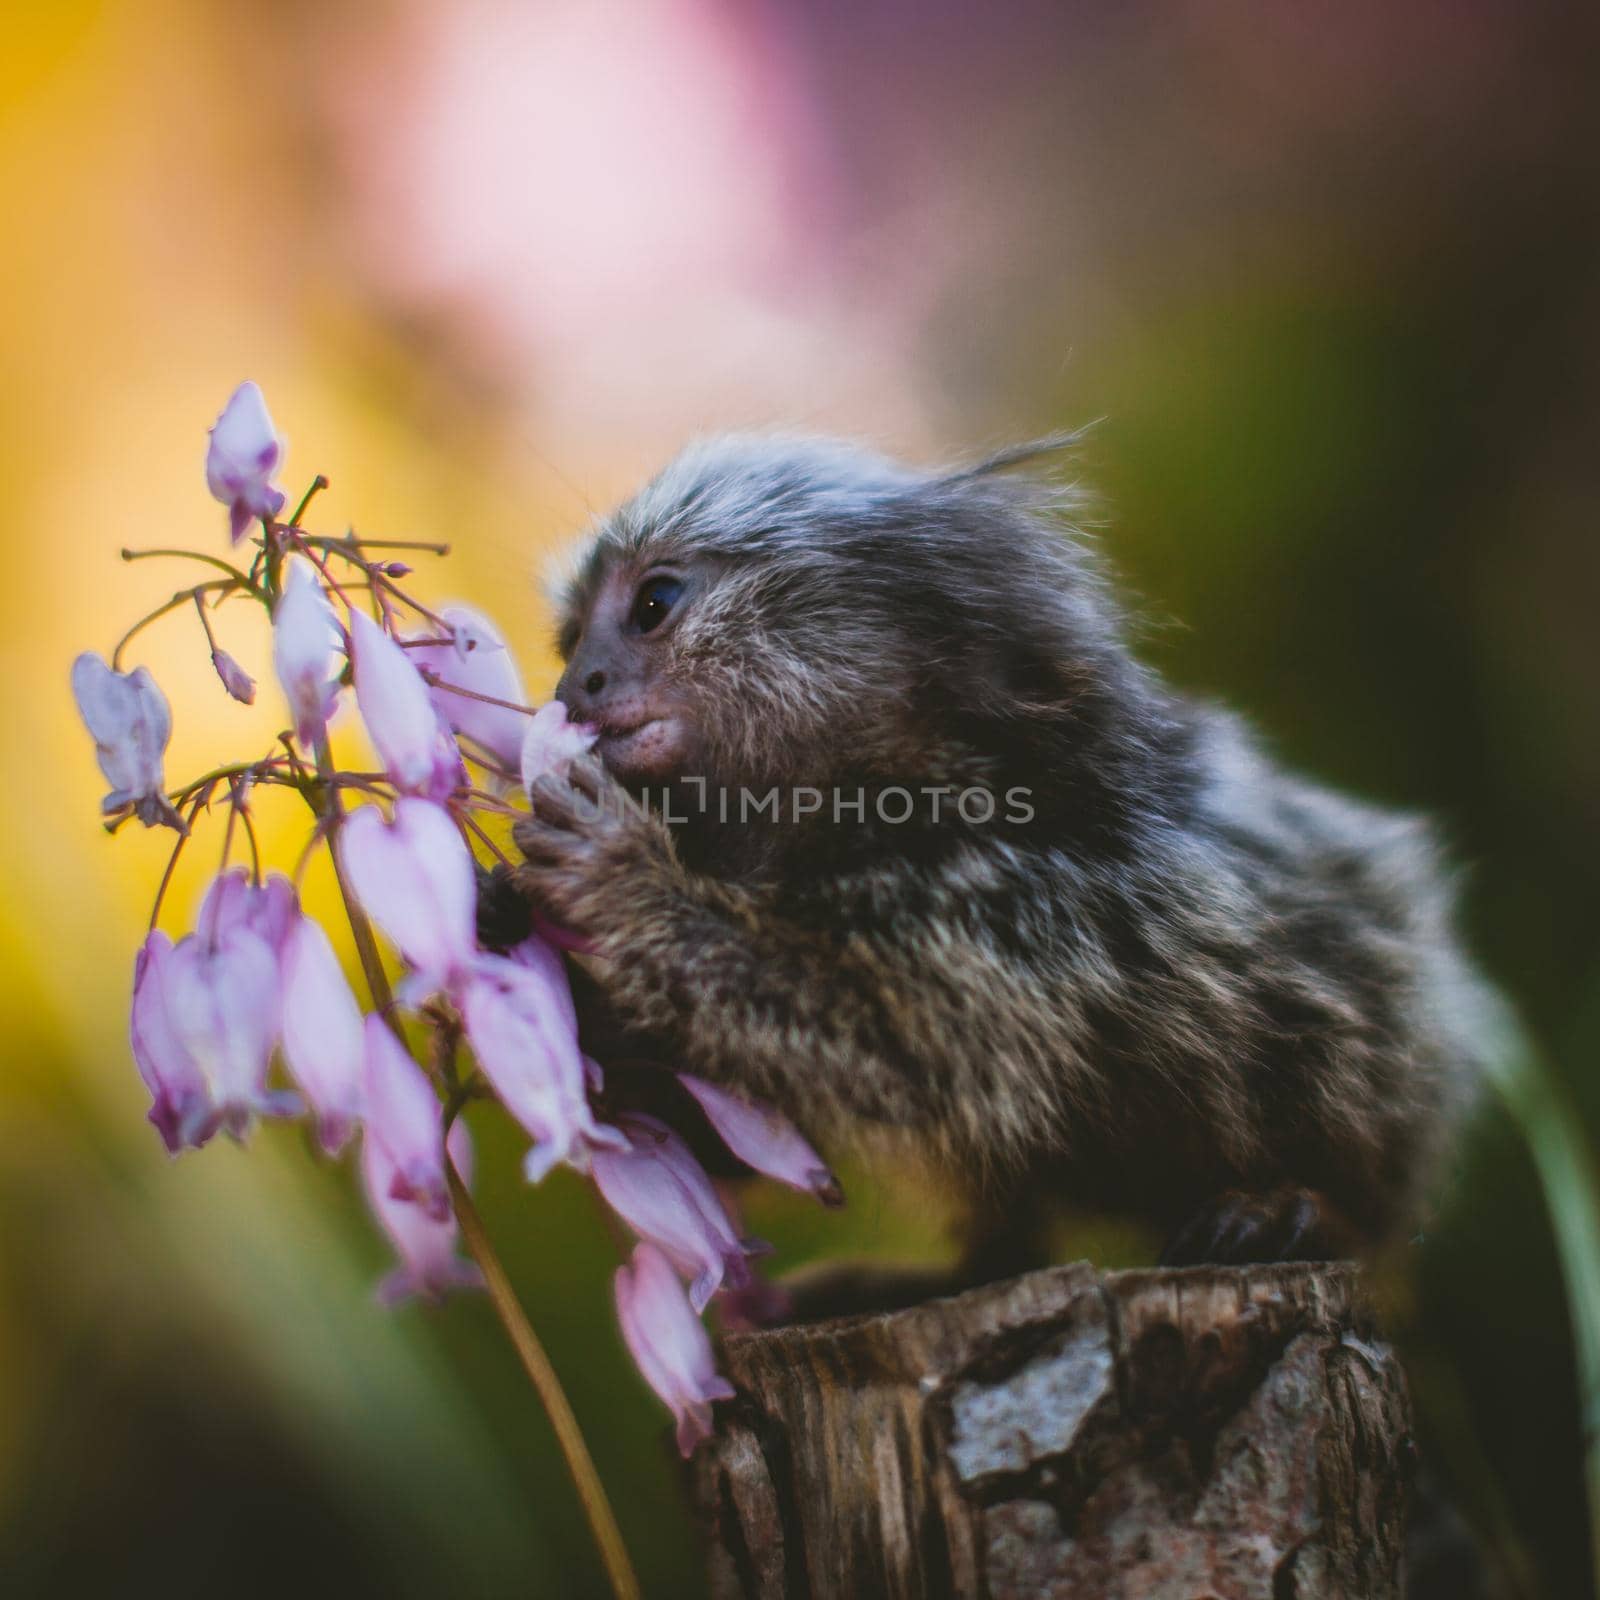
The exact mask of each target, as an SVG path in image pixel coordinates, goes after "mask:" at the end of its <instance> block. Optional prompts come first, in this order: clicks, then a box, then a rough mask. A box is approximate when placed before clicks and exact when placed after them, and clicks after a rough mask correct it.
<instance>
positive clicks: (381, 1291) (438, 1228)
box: [361, 1120, 483, 1305]
mask: <svg viewBox="0 0 1600 1600" xmlns="http://www.w3.org/2000/svg"><path fill="white" fill-rule="evenodd" d="M449 1144H450V1159H451V1161H452V1162H453V1163H454V1164H455V1169H456V1171H457V1172H459V1173H460V1174H461V1181H462V1182H463V1183H465V1184H470V1183H471V1182H472V1139H471V1136H470V1135H469V1134H468V1132H467V1125H466V1123H464V1122H461V1121H459V1120H458V1121H457V1122H455V1123H454V1124H453V1125H452V1127H451V1129H450V1140H449ZM361 1176H362V1179H363V1181H364V1184H365V1187H366V1191H367V1201H368V1203H369V1204H370V1205H371V1207H372V1212H373V1215H374V1216H375V1217H376V1218H377V1219H378V1222H379V1224H380V1225H381V1226H382V1228H383V1231H384V1232H385V1233H386V1234H388V1235H389V1238H390V1240H391V1241H392V1242H393V1244H394V1247H395V1251H396V1253H397V1254H398V1255H399V1257H400V1264H399V1265H398V1266H397V1267H396V1268H395V1269H394V1271H393V1272H391V1273H390V1274H389V1275H388V1277H386V1278H385V1279H384V1280H383V1282H382V1283H380V1284H379V1285H378V1298H379V1300H381V1301H382V1302H383V1303H384V1304H385V1305H394V1304H396V1303H397V1302H398V1301H401V1300H407V1299H410V1298H411V1297H412V1296H413V1295H415V1296H417V1297H418V1298H419V1299H423V1300H429V1301H438V1300H441V1299H443V1298H444V1296H445V1295H447V1294H449V1293H450V1292H451V1291H452V1290H455V1289H479V1288H482V1287H483V1274H482V1273H481V1272H479V1271H478V1268H477V1267H476V1266H475V1265H474V1264H473V1263H472V1262H471V1261H467V1260H464V1259H463V1258H462V1257H461V1256H459V1255H457V1254H456V1241H457V1232H456V1219H455V1217H454V1215H450V1216H447V1217H445V1218H444V1219H443V1220H442V1221H441V1220H440V1219H438V1218H436V1217H433V1216H430V1215H429V1214H428V1213H427V1212H426V1211H424V1210H423V1209H422V1208H421V1207H420V1206H417V1205H413V1204H412V1203H411V1202H410V1201H409V1200H397V1199H395V1197H394V1183H395V1168H394V1163H393V1162H391V1161H390V1159H389V1156H388V1153H387V1151H386V1150H385V1149H384V1147H383V1145H382V1144H381V1143H380V1142H379V1141H378V1140H376V1139H374V1138H372V1137H371V1136H370V1134H369V1136H368V1137H367V1138H365V1139H363V1140H362V1141H361Z"/></svg>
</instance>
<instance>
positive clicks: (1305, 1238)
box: [1161, 1189, 1337, 1267]
mask: <svg viewBox="0 0 1600 1600" xmlns="http://www.w3.org/2000/svg"><path fill="white" fill-rule="evenodd" d="M1326 1220H1327V1219H1326V1217H1325V1214H1324V1209H1323V1205H1322V1202H1321V1201H1320V1200H1319V1198H1318V1196H1317V1195H1315V1194H1314V1193H1312V1192H1311V1191H1310V1190H1309V1189H1274V1190H1271V1191H1270V1192H1268V1193H1266V1194H1247V1193H1245V1192H1244V1191H1242V1190H1238V1189H1230V1190H1228V1191H1226V1192H1225V1193H1223V1194H1220V1195H1218V1196H1217V1197H1216V1198H1215V1199H1213V1200H1210V1201H1208V1202H1207V1203H1206V1204H1205V1205H1204V1206H1202V1207H1201V1208H1200V1210H1199V1211H1197V1212H1196V1213H1195V1214H1194V1216H1192V1217H1190V1218H1189V1220H1188V1221H1187V1222H1185V1223H1184V1224H1183V1225H1182V1226H1181V1227H1179V1228H1178V1230H1177V1231H1176V1232H1175V1233H1174V1234H1173V1235H1172V1237H1171V1238H1170V1239H1169V1240H1168V1241H1167V1247H1166V1249H1164V1250H1163V1251H1162V1252H1161V1265H1162V1266H1164V1267H1189V1266H1200V1265H1202V1264H1211V1265H1216V1266H1244V1265H1246V1264H1248V1263H1250V1262H1263V1261H1327V1260H1330V1259H1332V1258H1333V1257H1334V1256H1335V1255H1336V1254H1337V1252H1336V1251H1334V1250H1332V1249H1330V1248H1329V1243H1330V1240H1329V1237H1328V1234H1329V1230H1328V1229H1327V1228H1326V1227H1325V1222H1326Z"/></svg>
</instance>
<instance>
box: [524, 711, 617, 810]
mask: <svg viewBox="0 0 1600 1600" xmlns="http://www.w3.org/2000/svg"><path fill="white" fill-rule="evenodd" d="M598 737H599V735H598V734H597V733H596V732H595V730H594V729H593V728H591V727H590V726H589V725H588V724H587V723H585V722H569V721H568V720H567V708H566V707H565V706H564V705H562V703H561V702H560V701H559V700H552V701H551V702H550V703H549V704H548V705H543V706H540V707H539V709H538V710H537V711H536V712H534V714H533V715H532V716H531V717H530V718H528V719H527V727H526V729H525V730H524V732H523V736H522V753H521V771H522V786H523V788H524V789H531V788H532V787H533V786H534V784H536V783H537V782H538V781H539V779H540V778H544V777H556V778H565V777H566V775H567V768H568V767H570V766H571V765H572V763H573V762H574V761H575V760H576V759H577V757H579V756H581V755H583V754H584V753H585V752H586V751H587V750H588V749H589V747H590V746H591V745H592V744H593V743H594V742H595V740H596V739H597V738H598Z"/></svg>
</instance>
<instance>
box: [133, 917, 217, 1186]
mask: <svg viewBox="0 0 1600 1600" xmlns="http://www.w3.org/2000/svg"><path fill="white" fill-rule="evenodd" d="M172 948H173V947H172V941H171V940H170V939H169V938H168V937H167V936H166V934H164V933H162V932H161V931H160V930H159V929H157V930H155V931H154V932H152V933H151V934H150V936H149V938H147V939H146V940H145V942H144V944H143V946H142V947H141V948H140V950H139V954H138V956H137V957H135V959H134V964H133V1008H132V1014H131V1016H130V1017H129V1021H128V1033H129V1037H130V1038H131V1040H132V1043H133V1059H134V1061H135V1063H136V1064H137V1066H138V1068H139V1076H140V1077H141V1078H143V1079H144V1083H145V1087H146V1088H147V1089H148V1090H149V1091H150V1095H151V1100H152V1104H151V1107H150V1111H149V1118H150V1122H151V1125H152V1126H153V1127H154V1128H155V1130H156V1132H157V1133H159V1134H160V1135H161V1138H162V1142H163V1143H164V1144H165V1145H166V1147H167V1149H168V1151H170V1152H171V1154H173V1155H177V1154H178V1153H179V1152H180V1151H181V1150H184V1149H188V1148H194V1149H198V1148H199V1147H200V1146H201V1145H203V1144H204V1143H205V1142H206V1140H208V1139H209V1138H210V1137H211V1135H212V1134H214V1133H215V1132H216V1131H217V1124H218V1122H219V1121H220V1120H221V1118H220V1116H219V1115H218V1113H217V1110H216V1108H215V1107H214V1106H213V1105H212V1103H211V1095H210V1092H209V1090H208V1089H207V1087H206V1080H205V1075H204V1074H203V1073H202V1072H201V1071H200V1065H199V1063H198V1062H197V1061H196V1060H195V1059H194V1057H193V1056H192V1055H191V1054H190V1053H189V1051H188V1049H187V1048H186V1047H185V1045H184V1043H183V1041H182V1040H181V1039H180V1038H179V1037H178V1033H177V1029H176V1028H175V1027H174V1026H173V1023H172V1017H171V1015H170V1013H169V1010H168V998H167V993H168V986H169V984H170V981H171V972H172V965H171V963H172Z"/></svg>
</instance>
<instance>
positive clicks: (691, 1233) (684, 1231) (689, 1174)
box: [591, 1112, 765, 1313]
mask: <svg viewBox="0 0 1600 1600" xmlns="http://www.w3.org/2000/svg"><path fill="white" fill-rule="evenodd" d="M621 1123H622V1127H623V1130H624V1131H625V1132H626V1133H627V1135H628V1146H629V1147H628V1149H626V1150H612V1149H597V1150H595V1151H594V1153H593V1156H592V1161H591V1169H592V1171H593V1173H594V1181H595V1182H596V1184H598V1185H599V1188H600V1192H601V1194H603V1195H604V1196H605V1198H606V1203H607V1204H608V1205H610V1206H611V1208H612V1210H614V1211H616V1212H617V1213H618V1214H619V1215H620V1216H621V1217H622V1218H623V1219H624V1220H625V1221H626V1222H628V1223H629V1225H630V1226H632V1228H633V1229H634V1230H635V1231H636V1232H637V1233H639V1234H641V1235H642V1236H643V1237H644V1238H646V1239H649V1240H650V1241H651V1242H652V1243H653V1244H657V1245H659V1246H660V1247H661V1248H662V1250H664V1251H665V1252H666V1254H667V1257H668V1259H669V1260H671V1262H672V1264H673V1266H675V1267H676V1268H677V1269H678V1271H679V1272H681V1273H682V1274H683V1275H684V1277H685V1278H688V1279H691V1280H692V1281H691V1283H690V1286H689V1303H690V1304H691V1305H692V1306H693V1307H694V1309H695V1311H696V1312H697V1313H698V1312H701V1311H704V1310H705V1308H706V1303H707V1302H708V1301H709V1300H710V1299H711V1297H712V1295H714V1294H715V1293H716V1292H717V1290H718V1289H719V1288H721V1287H722V1285H723V1283H724V1282H726V1283H727V1284H728V1285H729V1286H730V1287H732V1288H735V1289H738V1288H742V1287H743V1286H744V1285H745V1284H746V1283H748V1282H749V1279H750V1268H749V1266H748V1264H747V1262H746V1259H745V1258H746V1257H747V1256H750V1255H757V1254H759V1253H761V1251H762V1250H763V1249H764V1248H765V1247H764V1246H762V1245H760V1244H758V1243H756V1242H755V1241H747V1240H741V1239H740V1238H739V1237H738V1235H737V1234H736V1233H735V1232H734V1228H733V1223H732V1221H731V1220H730V1218H729V1216H728V1213H727V1211H726V1209H725V1208H724V1207H723V1204H722V1202H721V1201H720V1200H719V1199H718V1198H717V1191H716V1190H715V1189H714V1188H713V1187H712V1184H711V1179H710V1178H709V1177H707V1176H706V1173H705V1170H704V1169H703V1168H702V1167H701V1165H700V1163H699V1162H698V1161H696V1160H695V1158H694V1154H693V1152H692V1151H691V1150H690V1149H689V1147H688V1145H686V1144H685V1143H684V1142H683V1140H682V1139H680V1138H679V1137H678V1135H677V1134H675V1133H674V1132H673V1131H672V1130H671V1129H670V1128H669V1127H667V1125H666V1124H665V1123H664V1122H660V1121H658V1120H657V1119H656V1118H655V1117H649V1116H645V1115H643V1114H642V1113H639V1112H634V1113H630V1114H629V1115H627V1116H625V1117H623V1118H621Z"/></svg>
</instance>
